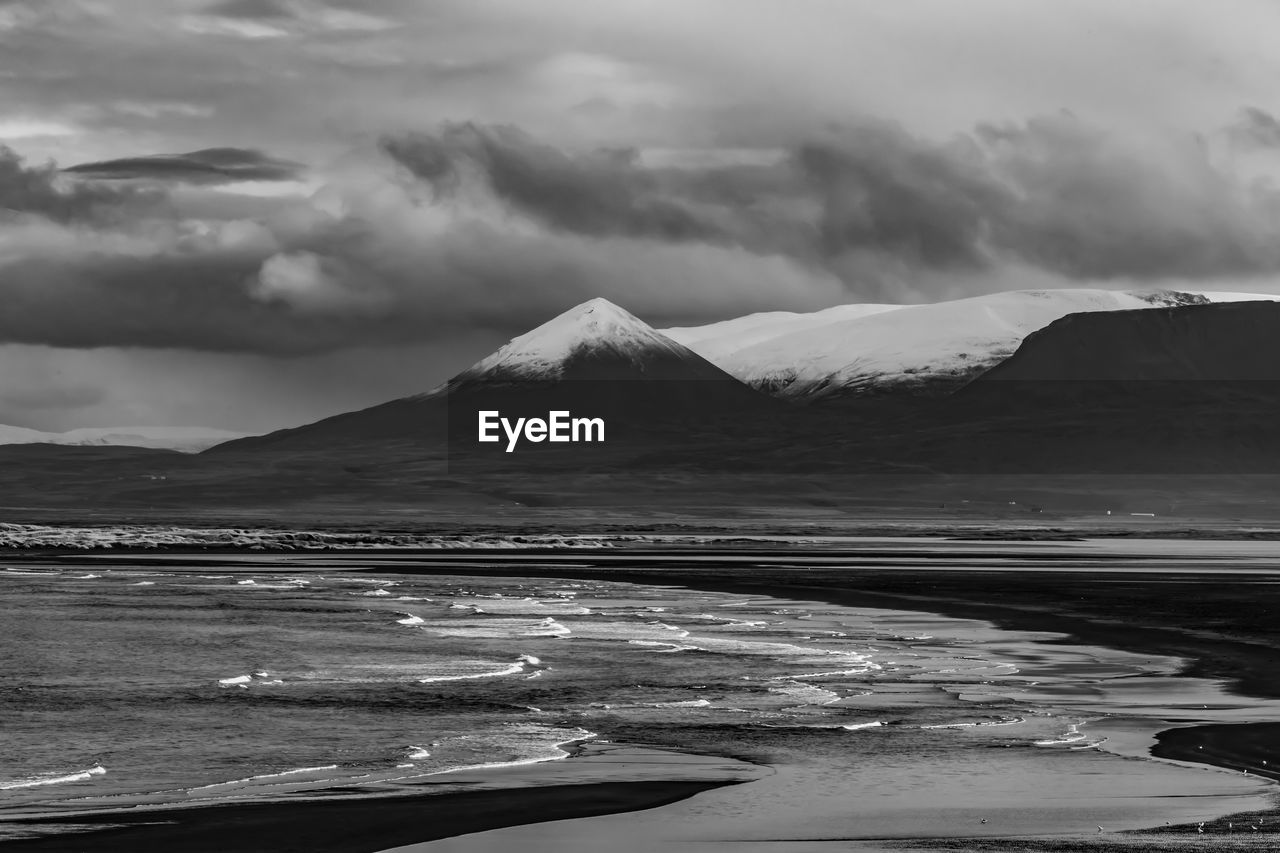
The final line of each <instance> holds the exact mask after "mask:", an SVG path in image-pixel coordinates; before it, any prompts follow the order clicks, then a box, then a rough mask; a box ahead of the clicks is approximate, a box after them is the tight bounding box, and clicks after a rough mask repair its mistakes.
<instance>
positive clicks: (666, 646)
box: [627, 640, 699, 654]
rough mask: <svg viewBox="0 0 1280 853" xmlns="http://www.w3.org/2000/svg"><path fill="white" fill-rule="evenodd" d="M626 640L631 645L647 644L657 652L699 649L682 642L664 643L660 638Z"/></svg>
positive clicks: (666, 652)
mask: <svg viewBox="0 0 1280 853" xmlns="http://www.w3.org/2000/svg"><path fill="white" fill-rule="evenodd" d="M627 642H628V643H630V644H631V645H633V646H647V647H649V648H652V649H653V650H654V651H655V652H657V653H659V654H671V653H672V652H696V651H699V649H698V647H697V646H687V645H684V644H683V643H664V642H662V641H661V640H628V641H627Z"/></svg>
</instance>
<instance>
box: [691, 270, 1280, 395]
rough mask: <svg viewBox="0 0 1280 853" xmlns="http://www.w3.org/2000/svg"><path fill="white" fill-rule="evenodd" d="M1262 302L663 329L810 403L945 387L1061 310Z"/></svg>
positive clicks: (969, 309)
mask: <svg viewBox="0 0 1280 853" xmlns="http://www.w3.org/2000/svg"><path fill="white" fill-rule="evenodd" d="M1245 298H1258V299H1265V298H1268V297H1266V296H1263V295H1260V294H1193V293H1182V292H1172V291H1164V292H1157V293H1145V294H1144V293H1133V292H1125V291H1113V290H1088V289H1078V290H1076V289H1073V290H1026V291H1013V292H1008V293H997V294H991V295H988V296H978V297H973V298H970V299H958V300H954V301H951V302H939V303H934V304H927V305H906V306H882V305H868V306H845V308H847V309H858V308H865V309H868V310H864V311H859V310H848V311H845V312H843V313H842V312H841V311H840V310H838V309H828V310H827V311H820V312H817V313H816V314H805V315H753V316H752V317H745V318H742V319H741V320H731V321H728V322H727V323H717V324H712V325H711V326H704V327H695V328H686V329H670V330H666V333H667V334H669V335H671V336H672V337H674V338H676V339H677V340H683V341H685V342H686V343H687V344H688V346H689V347H690V348H691V349H693V350H695V351H697V352H699V353H701V354H702V355H704V356H706V357H707V358H708V359H710V360H712V361H714V362H715V363H716V364H718V365H719V366H720V367H722V368H723V369H724V370H725V371H727V372H728V373H730V374H732V375H733V376H736V377H737V378H738V379H740V380H742V381H743V382H745V383H747V384H748V385H751V386H752V387H754V388H757V389H760V390H763V391H767V392H769V393H772V394H775V395H777V396H780V397H783V398H787V399H792V400H797V401H803V402H809V401H813V400H818V399H824V398H831V397H839V396H846V395H858V394H866V393H874V392H878V391H886V390H894V391H901V390H907V391H914V392H919V393H944V392H948V391H950V390H953V389H954V388H956V387H958V386H960V385H962V384H964V383H965V382H967V381H969V380H971V379H973V378H974V377H976V376H978V375H980V374H981V373H983V372H984V371H986V370H988V369H990V368H991V367H993V366H995V365H997V364H999V363H1000V362H1001V361H1003V360H1004V359H1005V358H1007V357H1008V356H1010V355H1011V354H1012V353H1013V352H1014V351H1015V350H1016V349H1017V348H1018V346H1019V344H1021V342H1022V340H1023V339H1024V338H1025V337H1026V336H1027V335H1029V334H1030V333H1032V332H1034V331H1036V330H1037V329H1041V328H1044V327H1045V326H1047V325H1049V324H1050V323H1052V322H1053V321H1055V320H1058V319H1060V318H1061V317H1064V316H1066V315H1068V314H1076V313H1082V312H1092V311H1117V310H1126V309H1139V308H1153V307H1166V306H1177V305H1192V304H1203V303H1207V302H1210V301H1240V300H1242V299H1245Z"/></svg>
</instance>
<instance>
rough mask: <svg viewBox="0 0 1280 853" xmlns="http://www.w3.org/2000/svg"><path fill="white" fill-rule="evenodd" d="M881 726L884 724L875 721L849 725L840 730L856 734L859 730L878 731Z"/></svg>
mask: <svg viewBox="0 0 1280 853" xmlns="http://www.w3.org/2000/svg"><path fill="white" fill-rule="evenodd" d="M883 725H884V723H882V722H880V721H879V720H876V721H875V722H873V723H849V724H848V725H845V726H841V727H840V728H842V729H844V730H845V731H846V732H856V731H858V730H860V729H878V728H880V727H881V726H883Z"/></svg>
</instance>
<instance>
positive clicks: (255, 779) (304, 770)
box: [187, 764, 338, 793]
mask: <svg viewBox="0 0 1280 853" xmlns="http://www.w3.org/2000/svg"><path fill="white" fill-rule="evenodd" d="M337 769H338V765H336V764H326V765H324V766H323V767H299V768H297V769H296V770H283V771H281V772H279V773H263V774H262V775H260V776H247V777H245V778H244V779H232V780H231V781H230V782H215V783H213V784H212V785H201V786H200V787H198V788H189V789H187V790H188V792H190V793H194V792H195V791H209V790H214V789H216V788H229V787H231V786H233V785H252V784H254V783H259V782H265V781H266V780H268V779H283V778H286V777H289V776H302V775H305V774H308V773H324V772H326V771H328V770H337Z"/></svg>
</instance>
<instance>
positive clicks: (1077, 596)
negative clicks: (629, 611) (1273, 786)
mask: <svg viewBox="0 0 1280 853" xmlns="http://www.w3.org/2000/svg"><path fill="white" fill-rule="evenodd" d="M808 553H810V554H812V555H813V556H821V555H822V554H823V553H824V552H822V551H815V552H808ZM140 556H143V555H128V554H124V553H119V552H116V553H112V554H110V555H103V557H102V558H97V559H95V558H89V557H84V559H95V562H96V563H97V564H102V563H117V562H121V563H125V562H132V561H134V560H136V559H137V558H138V557H140ZM210 556H211V555H201V556H200V558H198V559H197V560H196V562H203V560H204V559H208V558H209V557H210ZM245 556H246V559H247V560H249V559H250V558H251V562H252V565H248V564H246V565H245V566H243V567H238V568H239V569H240V570H245V571H257V572H261V571H263V570H264V569H267V566H268V565H270V564H274V565H271V568H270V569H269V570H288V571H294V570H296V566H297V562H296V561H305V560H307V559H310V558H322V559H323V560H324V561H325V563H326V565H327V568H328V570H330V571H332V570H334V569H335V568H340V569H349V570H352V571H360V570H364V571H369V572H403V573H412V574H437V575H468V574H474V575H484V576H496V577H509V576H512V575H513V574H516V573H519V574H522V575H528V576H544V577H557V578H574V579H599V580H606V581H621V582H638V583H650V584H652V583H657V584H666V585H678V586H682V587H686V588H691V589H698V590H705V591H715V592H728V593H732V594H736V595H746V596H774V597H779V598H785V599H791V600H795V599H798V598H802V599H806V600H809V599H817V600H822V601H826V602H828V603H833V604H840V605H852V606H861V607H885V608H891V609H902V610H914V611H928V612H937V613H941V614H943V615H947V616H956V617H960V618H973V619H982V620H986V621H990V622H993V623H995V624H996V625H997V626H999V627H1001V628H1012V629H1024V630H1025V629H1028V628H1030V629H1031V630H1038V631H1044V630H1049V631H1055V632H1061V633H1064V634H1067V635H1068V636H1069V638H1070V639H1071V640H1072V641H1075V642H1080V643H1084V644H1090V645H1100V646H1110V647H1115V648H1124V649H1128V650H1138V651H1146V652H1151V653H1158V654H1169V655H1176V656H1179V657H1183V658H1185V659H1187V660H1188V667H1187V669H1186V670H1185V671H1184V673H1183V674H1193V673H1201V674H1205V673H1210V672H1212V673H1213V676H1214V677H1221V676H1222V675H1223V674H1224V673H1226V674H1228V675H1229V676H1230V677H1231V679H1232V683H1231V689H1232V691H1233V692H1236V693H1237V694H1239V695H1244V696H1260V697H1265V698H1270V697H1272V696H1275V695H1280V673H1274V672H1271V671H1270V669H1271V666H1270V663H1271V661H1272V660H1274V657H1273V654H1274V653H1271V652H1269V649H1268V646H1267V643H1268V641H1269V640H1270V636H1269V633H1268V632H1267V631H1265V630H1262V631H1256V632H1254V633H1252V634H1251V633H1249V630H1248V629H1249V628H1250V627H1251V626H1255V625H1257V626H1260V627H1264V628H1265V624H1263V622H1262V621H1260V618H1261V617H1260V618H1259V619H1254V618H1244V619H1241V620H1239V627H1240V628H1241V629H1243V630H1242V631H1240V632H1238V633H1237V635H1235V636H1223V635H1222V634H1221V633H1220V632H1214V631H1212V630H1210V628H1212V627H1214V626H1213V625H1212V618H1213V617H1214V613H1215V612H1216V611H1215V610H1214V608H1213V607H1212V606H1209V605H1210V604H1211V602H1206V601H1204V600H1203V597H1202V598H1201V599H1192V601H1193V603H1195V605H1196V608H1197V609H1198V610H1199V611H1200V613H1201V616H1202V617H1203V618H1202V619H1201V621H1200V622H1196V621H1195V620H1194V619H1192V620H1183V621H1182V622H1179V623H1173V625H1170V624H1160V619H1161V618H1162V614H1161V613H1160V612H1158V611H1157V610H1154V609H1149V610H1146V611H1134V610H1132V599H1131V597H1130V596H1129V594H1128V593H1132V592H1133V591H1134V590H1141V589H1142V588H1143V586H1144V585H1149V584H1150V583H1151V582H1152V579H1153V576H1152V575H1151V574H1146V575H1142V576H1138V575H1135V574H1131V573H1125V572H1111V573H1110V574H1109V575H1108V576H1107V577H1109V578H1110V580H1109V581H1108V583H1109V584H1111V586H1110V587H1108V589H1107V594H1105V595H1102V594H1099V578H1098V576H1097V575H1098V573H1099V571H1101V570H1099V571H1092V572H1081V571H1076V572H1062V571H1057V570H1055V567H1054V566H1048V567H1046V570H1043V571H1037V572H1029V573H1025V574H1022V573H1016V572H1012V571H1007V570H1006V571H999V572H996V571H976V570H972V569H955V568H951V567H947V568H943V569H929V570H920V569H914V568H904V567H893V568H889V569H886V568H884V567H883V566H881V567H874V568H865V567H864V568H857V569H850V568H849V567H848V566H818V567H814V566H804V565H800V564H802V563H804V561H805V557H806V552H804V551H799V550H790V551H788V552H787V554H786V557H785V559H783V558H782V557H781V556H779V555H777V554H774V555H773V556H774V558H776V559H777V562H778V565H772V566H762V567H760V568H757V569H755V570H753V571H751V572H745V571H743V570H742V569H741V567H740V566H739V565H738V564H736V563H735V564H726V565H717V564H716V562H715V559H714V555H712V557H711V558H710V559H707V560H699V561H697V562H694V563H690V562H687V561H679V560H678V561H677V563H676V564H675V565H658V564H656V563H654V564H652V565H649V566H647V567H646V566H643V565H637V564H639V563H644V562H650V563H653V562H654V555H652V554H644V553H637V554H634V555H632V556H633V557H634V560H631V561H629V562H628V561H627V560H623V562H626V563H627V564H626V565H620V566H616V567H612V566H600V565H588V564H587V563H589V562H590V560H591V555H579V554H573V553H570V554H567V555H566V554H558V555H557V556H555V557H554V558H549V557H547V558H546V559H547V561H548V562H554V563H555V565H554V566H538V565H536V562H535V561H534V560H530V561H529V562H528V563H527V564H526V563H525V562H524V561H521V562H520V563H519V564H518V565H516V566H515V567H513V566H512V564H510V563H508V564H506V565H495V564H496V563H499V562H500V561H501V555H499V554H493V553H486V554H485V555H484V557H485V562H487V563H489V564H490V565H488V566H479V565H460V561H459V558H458V555H457V554H414V555H405V554H385V553H379V554H377V555H376V557H377V560H376V564H369V558H370V556H371V555H369V554H363V555H362V554H350V555H347V554H340V553H338V554H335V553H327V554H324V555H309V556H304V555H293V556H291V557H282V556H281V557H279V558H278V559H279V562H278V564H275V559H276V558H275V556H273V555H262V554H259V553H251V554H248V555H245ZM529 556H532V555H529ZM611 556H616V555H611ZM685 556H690V555H689V554H688V553H687V552H686V554H685ZM1131 556H1132V555H1128V554H1125V555H1119V556H1117V557H1116V558H1115V559H1116V560H1118V561H1124V560H1128V559H1129V558H1130V557H1131ZM544 557H545V555H544ZM1017 557H1018V558H1019V559H1021V558H1022V555H1017ZM164 558H165V557H164V556H162V555H156V554H148V555H145V558H144V559H145V560H146V561H147V562H151V561H152V560H163V559H164ZM347 558H349V559H350V560H351V562H352V565H351V566H349V567H347V566H341V565H338V564H340V563H342V562H345V559H347ZM495 558H498V559H495ZM64 559H65V560H66V561H67V562H76V563H79V560H77V559H75V558H68V557H67V555H60V557H59V558H57V559H56V560H55V562H59V561H62V560H64ZM214 559H216V557H214ZM264 560H265V564H264ZM575 561H580V563H581V564H577V565H575V564H574V563H575ZM19 562H28V563H29V564H31V565H33V566H34V565H38V562H37V561H21V560H19ZM39 562H43V561H39ZM761 562H766V561H764V560H762V561H761ZM46 565H47V564H46ZM190 567H191V566H190V565H189V564H188V565H183V566H181V568H190ZM230 570H231V571H234V570H236V569H235V568H233V569H230ZM1230 577H1232V578H1236V579H1240V578H1241V576H1239V575H1237V574H1231V575H1230ZM1160 582H1162V583H1170V582H1173V581H1169V580H1168V579H1167V578H1165V579H1162V580H1161V581H1160ZM1177 582H1183V581H1177ZM1185 582H1186V583H1188V584H1202V583H1203V578H1202V577H1200V575H1199V574H1197V575H1196V576H1195V578H1194V579H1189V580H1186V581H1185ZM1126 590H1127V591H1128V593H1126ZM1250 590H1251V591H1249V592H1248V600H1249V601H1250V602H1251V603H1252V604H1253V605H1254V606H1255V608H1256V609H1257V610H1258V611H1259V612H1261V613H1265V610H1266V609H1267V608H1266V604H1267V602H1268V600H1269V599H1267V596H1276V597H1278V598H1280V595H1277V593H1274V592H1272V591H1271V589H1270V588H1269V587H1267V588H1265V589H1264V588H1263V586H1262V585H1259V586H1258V587H1256V589H1254V588H1250ZM1256 590H1262V591H1263V593H1262V595H1261V598H1258V597H1255V596H1254V595H1253V592H1255V591H1256ZM1115 593H1120V594H1115ZM1217 594H1218V595H1219V597H1222V598H1223V600H1224V601H1226V600H1230V601H1234V602H1235V603H1237V604H1239V603H1240V602H1241V601H1242V600H1243V598H1242V596H1244V594H1245V593H1244V592H1238V593H1232V594H1231V595H1225V596H1224V595H1223V594H1222V593H1221V591H1220V590H1219V592H1218V593H1217ZM1055 601H1056V602H1057V604H1058V606H1057V607H1056V609H1049V606H1050V605H1051V604H1053V603H1054V602H1055ZM1063 642H1065V640H1064V641H1063ZM1252 725H1262V726H1265V725H1267V724H1252ZM1202 729H1214V731H1212V732H1205V731H1201V730H1202ZM1171 733H1173V734H1171ZM1210 734H1211V735H1212V737H1211V738H1210V737H1209V735H1210ZM1246 735H1247V736H1246ZM1210 740H1211V741H1212V747H1213V748H1212V749H1204V750H1201V749H1199V748H1198V747H1200V746H1209V745H1210ZM1161 741H1162V744H1163V743H1165V742H1168V743H1171V744H1176V745H1177V748H1176V750H1175V749H1174V748H1173V747H1172V746H1171V747H1169V748H1170V749H1171V750H1173V751H1171V752H1169V753H1168V754H1165V755H1162V754H1160V752H1158V751H1156V752H1154V756H1155V757H1157V758H1169V759H1174V760H1176V761H1192V762H1197V763H1202V764H1213V765H1215V766H1218V767H1223V768H1227V769H1232V770H1236V771H1237V772H1238V771H1239V770H1240V769H1241V761H1244V762H1246V763H1247V762H1250V761H1252V762H1254V763H1255V764H1256V763H1258V762H1260V761H1261V760H1263V756H1262V755H1261V754H1258V755H1254V754H1253V753H1252V752H1251V750H1255V749H1256V747H1257V745H1258V743H1259V742H1260V741H1261V739H1260V738H1259V737H1258V736H1257V732H1251V730H1250V726H1249V725H1229V726H1216V727H1213V726H1196V725H1195V724H1194V723H1188V724H1185V725H1180V726H1174V727H1171V728H1170V729H1169V730H1167V731H1166V732H1164V733H1163V734H1162V735H1161ZM1268 754H1269V753H1268ZM1277 758H1280V756H1277ZM1268 760H1269V759H1268ZM1273 763H1278V764H1280V761H1277V762H1273ZM1255 775H1259V776H1262V775H1268V776H1270V777H1271V778H1280V777H1277V776H1275V775H1272V774H1271V773H1270V772H1266V773H1263V772H1258V773H1256V774H1255ZM728 784H732V783H731V782H705V781H703V782H690V781H681V782H675V781H670V782H667V781H645V782H626V781H603V782H594V783H592V784H586V785H580V784H578V785H575V784H568V785H566V784H552V785H549V786H547V787H543V788H523V787H522V788H519V789H514V790H512V789H503V790H494V791H470V792H466V793H461V794H433V795H427V796H399V797H394V798H390V797H389V798H368V799H361V800H336V799H335V800H328V801H323V802H306V803H283V804H282V803H269V804H252V803H244V804H235V805H228V806H217V807H206V808H199V809H170V810H165V812H164V814H163V815H160V814H158V813H157V812H141V811H140V812H138V813H136V814H130V815H129V816H128V818H127V822H128V823H129V824H130V826H128V827H127V828H120V827H119V824H121V823H125V822H126V821H123V820H121V818H120V816H119V815H118V814H117V815H101V816H95V817H94V818H93V819H91V820H87V821H85V820H80V819H77V820H76V822H77V823H90V824H94V825H96V826H101V827H104V828H103V829H101V830H99V831H95V832H94V833H93V834H92V836H83V837H82V839H83V841H84V842H85V843H86V846H85V847H83V848H76V847H74V846H68V836H61V837H60V838H46V839H36V840H18V841H10V842H7V844H0V849H14V850H33V851H40V850H48V851H53V850H61V851H71V850H75V849H84V850H86V851H88V850H93V851H100V850H105V851H113V850H120V851H124V850H134V849H151V848H153V847H154V848H156V849H163V848H166V847H167V848H170V849H182V850H192V851H195V853H200V851H202V850H209V851H213V850H219V851H220V850H236V851H259V850H260V851H263V853H267V851H282V850H293V849H297V850H315V851H332V853H356V851H360V850H365V851H370V853H373V851H383V850H389V849H393V848H396V847H408V846H413V845H420V844H425V843H427V842H430V841H432V840H433V839H444V838H453V837H457V836H461V835H464V834H469V833H485V832H493V831H495V830H500V829H501V828H503V827H526V826H533V825H535V824H538V823H541V822H544V821H559V820H579V819H586V818H592V817H595V816H605V815H617V814H626V813H630V812H633V811H637V810H644V809H650V808H656V807H658V806H663V805H671V804H674V803H678V802H681V801H683V800H686V799H688V798H690V797H693V796H694V795H695V794H699V793H703V792H706V791H711V790H713V789H715V788H718V787H722V786H724V785H728ZM459 798H463V799H459ZM433 799H434V801H435V803H437V804H438V805H439V808H432V805H433V804H432V803H431V802H428V801H430V800H433ZM450 804H453V805H450ZM321 807H322V808H321ZM312 810H314V811H312ZM462 811H466V812H468V814H466V815H465V816H461V815H460V814H459V812H462ZM437 812H439V813H440V814H436V813H437ZM1261 814H1266V815H1270V814H1271V813H1269V812H1264V813H1261ZM317 816H319V817H317ZM442 816H443V817H442ZM460 817H465V819H463V820H460V819H459V818H460ZM157 818H162V819H163V820H164V823H157V822H156V821H157ZM42 822H45V823H54V822H62V823H66V822H67V821H66V820H60V819H56V818H54V819H48V820H45V821H42ZM1271 822H1272V821H1271V820H1270V819H1269V818H1268V820H1267V823H1271ZM1228 823H1230V815H1228V816H1227V817H1224V818H1222V819H1221V820H1219V821H1209V827H1210V829H1211V830H1212V829H1213V828H1214V827H1218V828H1219V829H1221V830H1222V831H1223V832H1224V833H1229V832H1230V830H1229V829H1228V828H1227V824H1228ZM112 825H114V827H113V826H112ZM304 825H305V826H307V827H308V832H311V831H312V830H314V831H315V832H316V838H315V839H314V840H307V838H304V837H300V836H299V835H298V833H297V832H296V831H295V830H296V829H297V828H298V827H299V826H304ZM1274 825H1275V828H1276V829H1280V820H1276V821H1275V822H1274ZM325 827H336V828H334V829H333V830H332V831H329V830H326V829H325ZM512 831H513V832H514V831H516V830H512ZM229 832H230V833H232V834H231V835H228V833H229ZM1160 833H1161V834H1162V835H1161V837H1165V836H1166V835H1167V834H1170V833H1172V834H1179V833H1196V829H1195V827H1194V826H1193V825H1184V826H1181V827H1173V826H1170V827H1167V828H1165V829H1163V830H1160ZM1139 834H1141V832H1140V833H1136V834H1134V836H1133V841H1132V842H1130V841H1122V840H1121V838H1120V837H1119V834H1113V835H1112V837H1111V838H1108V839H1102V838H1098V839H1092V838H1081V839H1077V840H1073V841H1070V842H1069V843H1070V844H1074V845H1077V846H1063V845H1064V844H1067V843H1068V842H1067V841H1066V840H1065V839H1063V838H1056V839H1055V838H1039V839H1033V838H1023V839H1021V840H1019V841H1018V844H1020V845H1022V846H1011V842H1012V839H1003V840H1001V839H994V838H990V839H982V838H978V837H966V838H964V839H963V840H962V841H961V840H956V841H955V843H954V844H952V843H951V842H948V841H947V840H946V839H941V838H936V839H920V840H918V841H917V842H909V841H908V839H907V838H905V837H904V838H897V839H894V841H893V843H892V845H891V847H887V848H885V849H963V850H983V849H989V850H1015V849H1016V850H1043V851H1048V850H1078V849H1089V850H1095V849H1096V850H1111V849H1116V850H1121V849H1123V850H1135V849H1152V847H1150V846H1147V847H1142V846H1140V845H1139V846H1135V844H1138V840H1137V839H1138V835H1139ZM1147 834H1150V833H1149V832H1147ZM1197 834H1198V833H1197ZM1142 837H1144V838H1145V837H1146V835H1142ZM191 839H195V840H194V841H193V840H191ZM374 839H376V840H374ZM848 840H850V841H851V840H853V839H848ZM1215 841H1222V842H1223V843H1216V844H1215V846H1213V847H1212V848H1204V849H1229V848H1227V847H1226V846H1225V845H1226V840H1225V838H1224V837H1223V836H1215ZM90 842H91V843H90ZM200 845H207V846H200ZM254 845H259V846H254ZM288 845H296V846H288ZM1108 845H1110V846H1108ZM424 849H426V848H424ZM430 849H433V850H434V849H437V848H436V847H435V846H432V847H431V848H430ZM842 849H847V848H842ZM1190 849H1195V848H1194V847H1193V848H1190Z"/></svg>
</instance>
